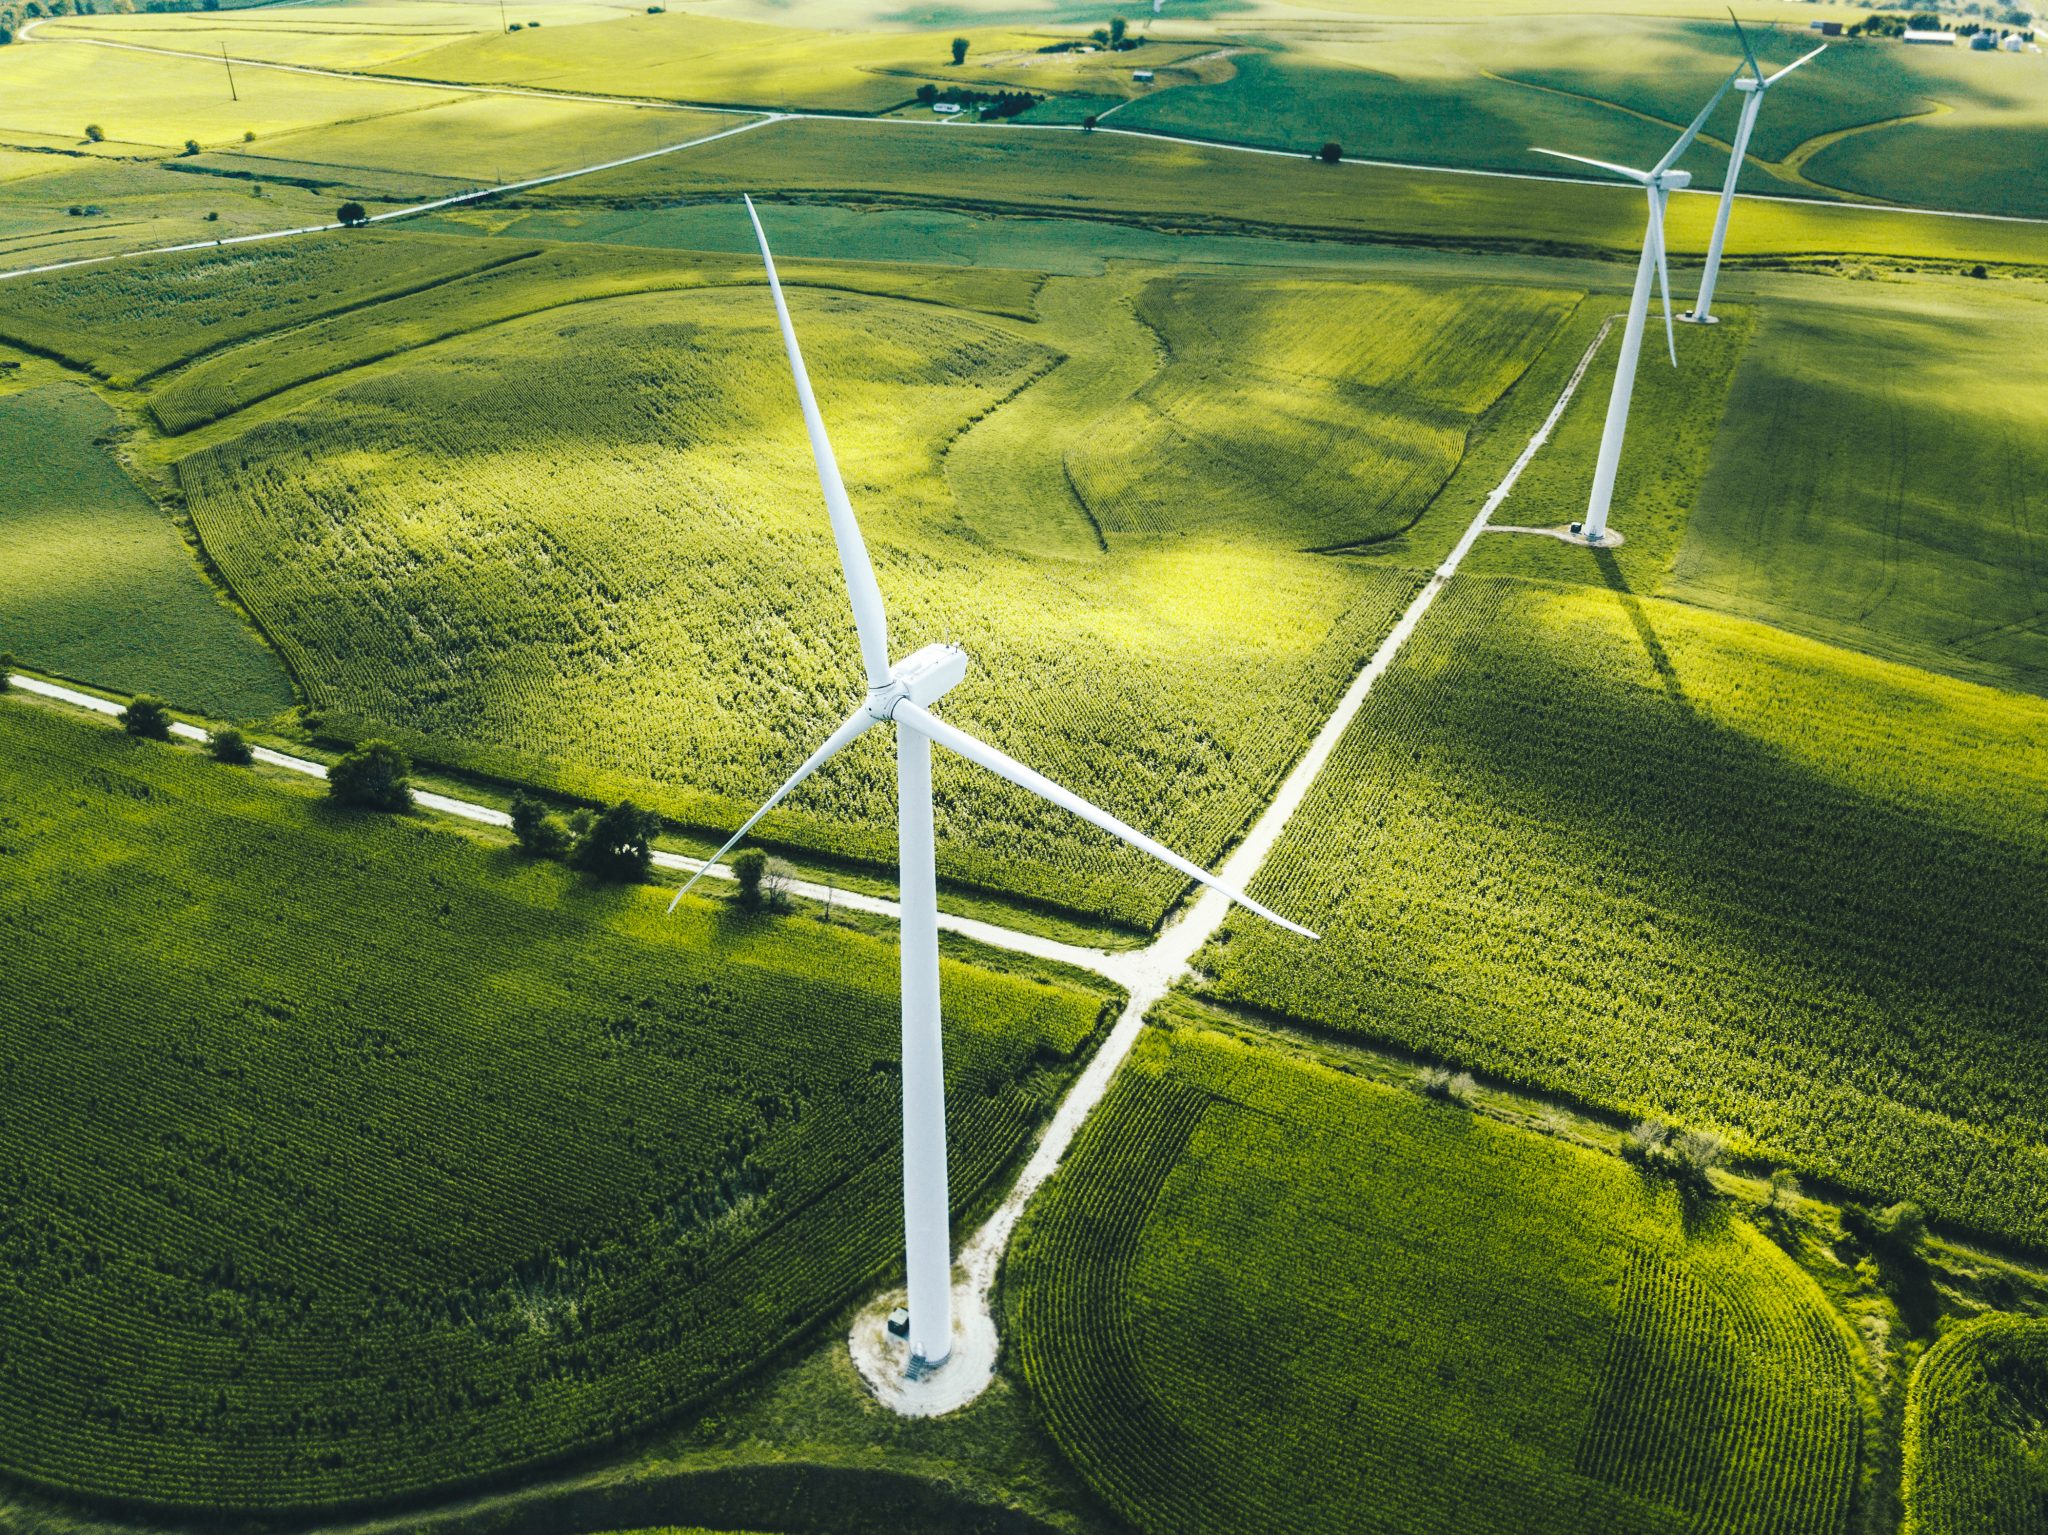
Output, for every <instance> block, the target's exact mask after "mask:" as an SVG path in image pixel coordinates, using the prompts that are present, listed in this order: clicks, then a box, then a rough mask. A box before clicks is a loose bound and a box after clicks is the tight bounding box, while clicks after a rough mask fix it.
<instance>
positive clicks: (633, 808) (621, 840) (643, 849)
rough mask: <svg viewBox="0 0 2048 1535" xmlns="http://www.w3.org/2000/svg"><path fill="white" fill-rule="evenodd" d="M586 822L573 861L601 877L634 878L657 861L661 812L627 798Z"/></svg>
mask: <svg viewBox="0 0 2048 1535" xmlns="http://www.w3.org/2000/svg"><path fill="white" fill-rule="evenodd" d="M587 824H588V829H587V830H586V831H585V832H584V833H583V834H582V836H581V837H580V838H578V840H577V843H576V850H575V852H574V853H572V854H571V855H570V858H569V861H570V862H571V863H573V864H574V865H575V866H576V867H577V868H579V869H581V870H583V872H584V873H586V874H595V875H596V876H597V877H598V878H599V879H615V880H633V879H639V878H640V877H642V876H643V875H644V874H646V872H647V869H648V866H649V865H650V864H651V863H652V862H653V861H654V845H653V844H654V834H655V833H656V832H658V831H660V830H661V817H660V816H658V815H656V814H655V813H654V812H653V811H652V810H642V809H641V808H640V807H639V806H638V805H636V804H634V803H633V802H632V801H631V800H629V799H627V800H620V801H619V803H618V804H616V805H613V806H612V807H611V808H610V809H608V810H605V811H603V812H602V813H600V814H599V815H597V816H596V817H594V818H592V819H590V820H589V821H588V823H587Z"/></svg>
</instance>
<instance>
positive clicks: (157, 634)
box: [0, 383, 292, 719]
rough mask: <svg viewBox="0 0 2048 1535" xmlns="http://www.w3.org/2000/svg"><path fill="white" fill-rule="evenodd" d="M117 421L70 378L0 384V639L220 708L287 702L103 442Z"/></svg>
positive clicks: (257, 649) (28, 653) (266, 658)
mask: <svg viewBox="0 0 2048 1535" xmlns="http://www.w3.org/2000/svg"><path fill="white" fill-rule="evenodd" d="M118 425H119V420H118V418H117V417H116V416H115V415H114V413H113V412H112V411H111V410H109V409H108V408H107V407H106V406H105V405H103V404H101V403H100V402H99V401H98V400H96V399H95V398H93V396H92V394H91V393H90V392H89V391H87V390H85V389H82V388H80V387H79V386H78V385H76V384H71V383H46V384H42V385H40V386H39V387H35V388H30V389H24V390H18V391H15V392H12V393H0V442H4V443H6V444H7V445H8V446H7V456H8V459H9V462H10V465H11V467H10V469H9V471H8V473H7V474H6V475H5V476H4V477H0V650H11V651H13V652H14V654H15V656H16V657H17V658H18V659H19V660H21V661H22V662H24V663H25V664H28V665H31V666H37V667H41V668H43V669H44V670H46V671H51V672H56V673H59V674H61V675H64V676H69V677H79V678H86V679H89V680H91V681H93V682H96V683H99V684H100V685H101V686H104V687H113V688H123V689H127V690H130V691H134V692H143V691H150V692H156V693H161V694H163V695H164V696H166V697H168V698H172V699H175V700H176V701H177V702H179V703H181V704H183V705H184V706H185V707H187V708H190V709H202V710H205V711H207V712H208V713H211V714H214V715H216V716H225V717H227V718H230V719H250V718H262V717H265V716H268V715H272V714H277V713H279V712H281V711H283V710H285V709H287V708H289V707H291V703H292V691H291V685H290V684H289V682H287V681H286V679H285V675H284V672H283V670H282V669H281V668H280V667H279V666H278V664H277V660H276V658H275V657H274V656H272V655H271V653H270V652H269V651H268V650H266V649H265V648H264V646H263V644H262V642H261V641H260V640H258V639H257V638H256V636H255V634H254V633H252V632H251V631H250V629H249V627H248V625H247V624H245V623H244V622H243V621H242V619H241V618H240V617H239V616H238V615H237V614H236V613H235V612H234V611H233V610H231V609H230V608H229V607H228V606H227V605H226V604H225V603H223V602H222V601H220V599H219V598H218V597H216V596H215V595H214V593H213V592H212V591H210V590H209V589H208V587H207V584H206V580H205V578H204V577H203V576H201V575H200V573H199V568H198V566H197V565H196V564H195V563H194V562H193V559H192V552H191V550H190V549H188V548H187V547H186V546H185V542H184V540H183V539H182V538H181V537H180V536H179V534H178V529H177V528H176V526H175V525H173V523H172V522H171V519H170V518H169V517H168V516H167V515H165V514H164V513H163V512H162V511H160V510H158V509H157V507H156V506H155V505H153V504H152V503H151V501H150V499H149V498H148V497H147V496H145V495H144V494H143V493H142V492H141V491H140V490H139V489H137V488H136V486H135V484H134V482H133V481H131V480H130V479H129V478H128V477H127V475H126V474H124V473H123V472H122V469H121V466H120V465H119V464H118V463H117V462H116V461H115V460H114V457H113V455H112V453H111V452H110V451H109V450H108V449H107V448H106V447H105V446H104V445H103V443H104V441H105V439H106V438H107V437H108V435H109V434H110V433H112V432H113V431H114V430H115V429H116V428H117V426H118Z"/></svg>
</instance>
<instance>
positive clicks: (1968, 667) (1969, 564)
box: [1669, 282, 2048, 692]
mask: <svg viewBox="0 0 2048 1535" xmlns="http://www.w3.org/2000/svg"><path fill="white" fill-rule="evenodd" d="M1787 299H1788V300H1791V296H1790V295H1787ZM2044 476H2048V308H2044V307H2043V306H2042V305H2041V304H2039V303H2035V302H2027V301H2024V300H2022V301H2017V302H2016V301H2015V299H2014V297H2013V296H2011V295H2007V294H2004V293H1995V294H1994V293H1987V292H1985V291H1984V290H1983V287H1982V285H1981V284H1976V283H1968V282H1953V283H1945V284H1939V285H1936V284H1927V283H1920V284H1914V285H1912V286H1910V287H1907V288H1905V289H1903V290H1902V289H1899V288H1895V287H1890V286H1886V287H1880V288H1878V289H1877V290H1876V291H1874V292H1865V293H1862V294H1859V295H1857V296H1856V297H1855V298H1854V299H1853V300H1850V299H1847V298H1843V299H1836V298H1834V297H1833V296H1831V295H1830V296H1823V295H1819V294H1814V295H1810V296H1809V295H1805V294H1802V295H1800V296H1799V297H1798V299H1797V300H1796V301H1781V302H1774V303H1773V304H1772V305H1771V306H1770V308H1769V310H1768V311H1767V312H1766V313H1765V314H1764V316H1763V318H1762V320H1761V323H1760V325H1759V327H1758V331H1757V336H1756V340H1755V343H1754V344H1753V345H1752V346H1751V347H1750V348H1749V349H1748V351H1747V352H1746V353H1745V354H1744V356H1743V360H1742V363H1741V367H1740V370H1739V371H1738V373H1737V374H1736V378H1735V382H1734V387H1733V390H1732V392H1731V394H1730V397H1729V414H1728V418H1727V420H1726V422H1725V423H1724V425H1723V428H1722V432H1721V435H1720V438H1719V440H1718V442H1717V443H1716V445H1715V449H1714V456H1713V461H1712V467H1711V469H1710V471H1709V472H1708V474H1707V475H1706V478H1705V481H1704V483H1703V484H1702V485H1700V487H1699V494H1698V499H1697V502H1696V504H1695V505H1694V507H1693V511H1692V515H1691V519H1690V521H1689V523H1688V524H1687V527H1686V533H1685V538H1684V542H1683V543H1682V545H1681V546H1680V549H1679V554H1678V563H1677V569H1676V572H1675V577H1674V580H1673V582H1672V584H1671V586H1670V588H1669V591H1670V594H1671V595H1673V596H1676V597H1679V598H1682V599H1684V600H1685V601H1688V602H1696V603H1701V604H1706V605H1710V606H1714V607H1719V608H1724V609H1727V610H1729V611H1732V612H1736V613H1741V614H1744V615H1747V616H1751V617H1756V618H1763V619H1767V620H1769V621H1770V622H1772V623H1775V624H1779V625H1782V626H1784V627H1787V628H1792V629H1797V630H1800V631H1803V632H1805V633H1809V634H1814V635H1817V636H1819V637H1821V638H1824V639H1829V640H1834V641H1836V642H1838V643H1841V644H1848V645H1854V646H1856V647H1858V648H1859V649H1864V650H1871V651H1875V652H1877V653H1879V654H1882V655H1887V656H1891V657H1893V658H1895V659H1899V660H1904V661H1911V662H1913V663H1915V664H1917V665H1922V666H1931V667H1934V668H1937V669H1939V670H1942V671H1949V672H1954V673H1957V674H1958V675H1962V676H1967V677H1974V678H1978V679H1980V680H1983V681H1987V682H1995V683H1999V684H2001V685H2004V686H2008V687H2022V688H2027V689H2030V690H2032V691H2034V692H2044V691H2048V628H2044V625H2048V525H2044V523H2043V521H2042V513H2041V511H2040V508H2039V505H2038V503H2039V500H2040V486H2041V484H2042V481H2043V478H2044Z"/></svg>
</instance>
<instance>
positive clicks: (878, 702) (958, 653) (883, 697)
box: [867, 645, 967, 723]
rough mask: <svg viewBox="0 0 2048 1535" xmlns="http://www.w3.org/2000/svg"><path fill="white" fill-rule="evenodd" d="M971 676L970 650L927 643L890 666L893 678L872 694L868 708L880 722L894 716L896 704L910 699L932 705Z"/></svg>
mask: <svg viewBox="0 0 2048 1535" xmlns="http://www.w3.org/2000/svg"><path fill="white" fill-rule="evenodd" d="M966 675H967V652H966V651H964V650H962V649H961V648H960V647H959V646H958V645H927V646H925V647H924V648H923V649H922V650H913V651H912V652H911V653H910V654H909V655H907V656H905V657H904V658H903V659H902V660H900V661H898V662H897V663H896V664H895V665H894V666H892V667H890V668H889V680H888V681H887V682H886V683H884V684H883V685H882V686H881V687H878V688H875V689H874V690H873V691H871V692H870V693H869V694H868V701H867V711H868V713H869V714H870V715H871V716H873V718H874V719H875V720H876V722H877V723H879V722H881V721H883V720H889V719H894V718H895V716H896V706H897V705H898V704H900V703H902V702H903V701H904V700H905V699H908V700H909V701H910V702H911V703H914V704H921V705H924V706H926V707H929V706H930V705H932V704H935V703H937V702H938V701H939V700H940V699H942V698H944V697H945V696H946V695H947V694H948V693H950V692H952V691H953V689H954V688H956V687H958V686H959V685H960V681H961V679H962V678H963V677H965V676H966Z"/></svg>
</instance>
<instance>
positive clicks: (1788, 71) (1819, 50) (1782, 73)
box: [1764, 43, 1828, 88]
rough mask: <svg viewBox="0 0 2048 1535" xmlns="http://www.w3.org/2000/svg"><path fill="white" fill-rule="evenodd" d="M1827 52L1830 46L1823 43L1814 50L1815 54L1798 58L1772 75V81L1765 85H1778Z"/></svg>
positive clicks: (1769, 80) (1765, 82)
mask: <svg viewBox="0 0 2048 1535" xmlns="http://www.w3.org/2000/svg"><path fill="white" fill-rule="evenodd" d="M1827 51H1828V45H1827V44H1826V43H1822V44H1821V45H1820V46H1819V47H1818V48H1816V49H1814V50H1813V52H1811V53H1809V54H1806V55H1804V56H1803V57H1801V58H1796V59H1794V60H1793V61H1792V62H1791V63H1789V64H1787V65H1786V66H1785V67H1784V68H1783V69H1781V70H1779V71H1778V72H1777V73H1776V74H1775V75H1772V76H1771V77H1770V79H1768V80H1766V81H1764V85H1765V86H1766V87H1767V88H1768V87H1770V86H1773V85H1776V84H1777V83H1778V82H1779V81H1780V80H1782V79H1784V78H1785V77H1786V76H1787V75H1789V74H1791V73H1792V71H1793V70H1795V69H1797V68H1798V67H1799V66H1800V65H1801V64H1810V63H1812V62H1813V61H1814V60H1815V59H1817V58H1819V57H1820V56H1821V55H1822V54H1824V53H1826V52H1827Z"/></svg>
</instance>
